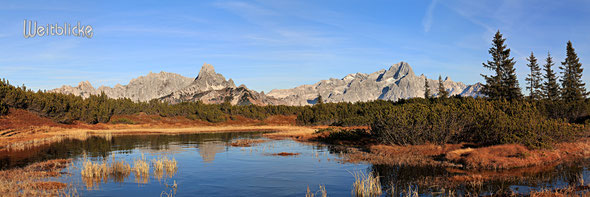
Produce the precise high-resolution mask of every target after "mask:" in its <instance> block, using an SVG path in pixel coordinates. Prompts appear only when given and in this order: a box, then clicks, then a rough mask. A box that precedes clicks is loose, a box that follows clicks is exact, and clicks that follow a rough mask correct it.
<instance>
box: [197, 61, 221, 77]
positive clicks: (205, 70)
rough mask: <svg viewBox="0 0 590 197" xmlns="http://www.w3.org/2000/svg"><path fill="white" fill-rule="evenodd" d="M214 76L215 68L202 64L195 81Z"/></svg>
mask: <svg viewBox="0 0 590 197" xmlns="http://www.w3.org/2000/svg"><path fill="white" fill-rule="evenodd" d="M215 74H217V73H216V72H215V68H214V67H213V66H212V65H211V64H207V63H204V64H203V66H202V67H201V70H200V71H199V75H197V79H198V78H199V77H205V76H210V75H215Z"/></svg>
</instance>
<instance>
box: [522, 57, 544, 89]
mask: <svg viewBox="0 0 590 197" xmlns="http://www.w3.org/2000/svg"><path fill="white" fill-rule="evenodd" d="M527 61H529V63H528V64H527V66H528V67H529V68H530V69H531V73H530V74H528V76H527V78H526V79H525V80H526V81H527V87H526V89H527V90H529V98H530V99H532V100H538V99H541V94H542V93H541V68H540V67H539V64H537V58H536V57H535V55H534V54H533V52H531V56H530V57H528V58H527Z"/></svg>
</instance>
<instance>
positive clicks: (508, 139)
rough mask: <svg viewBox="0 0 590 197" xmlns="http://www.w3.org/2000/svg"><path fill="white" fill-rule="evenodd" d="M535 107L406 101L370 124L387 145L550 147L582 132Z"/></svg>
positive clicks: (475, 101)
mask: <svg viewBox="0 0 590 197" xmlns="http://www.w3.org/2000/svg"><path fill="white" fill-rule="evenodd" d="M458 100H460V101H458ZM538 106H539V104H538V103H531V102H526V101H512V102H508V101H488V100H483V99H473V98H462V99H449V100H438V101H437V102H432V103H429V104H424V103H406V104H404V105H400V106H398V107H396V108H393V109H392V110H390V111H388V112H387V113H386V114H384V115H383V116H381V117H379V118H377V119H376V120H375V121H374V122H373V123H372V125H371V128H372V133H373V134H374V135H375V137H377V138H378V139H379V140H380V141H381V142H382V143H386V144H397V145H406V144H412V145H414V144H425V143H435V144H445V143H457V142H473V143H478V144H480V145H495V144H509V143H517V144H523V145H526V146H528V147H531V148H544V147H550V146H551V145H552V144H553V143H554V142H558V141H568V140H571V139H573V138H575V137H576V136H577V135H579V134H580V133H581V132H582V130H583V126H582V125H578V124H572V123H568V122H567V121H566V120H564V119H551V118H548V117H547V116H545V115H544V114H543V112H542V111H540V110H539V109H538Z"/></svg>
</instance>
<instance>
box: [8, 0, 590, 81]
mask: <svg viewBox="0 0 590 197" xmlns="http://www.w3.org/2000/svg"><path fill="white" fill-rule="evenodd" d="M1 4H2V6H0V27H2V28H0V43H2V44H1V45H0V78H6V79H8V80H10V81H11V83H12V84H16V85H20V84H25V85H27V87H29V88H33V89H52V88H57V87H60V86H61V85H63V84H67V85H76V84H77V83H78V82H80V81H83V80H88V81H90V82H91V83H92V84H93V85H94V86H95V87H98V86H99V85H108V86H113V85H115V84H117V83H121V84H126V83H128V82H129V80H130V79H132V78H135V77H137V76H140V75H146V74H147V73H149V72H150V71H153V72H159V71H167V72H175V73H179V74H182V75H184V76H187V77H196V76H197V74H198V71H199V69H200V67H201V66H202V64H203V63H204V62H207V63H210V64H212V65H213V66H215V69H216V71H217V72H219V73H222V74H223V75H224V76H225V77H227V78H232V79H234V81H235V82H236V83H237V84H238V85H239V84H246V85H247V86H248V87H249V88H251V89H254V90H258V91H262V90H263V91H269V90H271V89H274V88H291V87H294V86H298V85H302V84H311V83H315V82H317V81H318V80H321V79H328V78H331V77H332V78H341V77H344V76H345V75H346V74H348V73H356V72H364V73H371V72H375V71H377V70H380V69H387V68H389V66H391V65H392V64H395V63H397V62H400V61H405V62H408V63H409V64H410V65H411V66H412V67H413V69H414V72H415V73H416V74H418V75H419V74H425V75H427V76H428V77H431V78H435V77H438V75H443V76H449V77H451V78H452V79H453V80H455V81H462V82H465V83H468V84H471V83H475V82H478V81H482V78H481V76H480V75H479V74H480V73H488V71H486V70H485V69H484V68H483V67H482V65H481V63H482V62H484V61H486V60H488V59H489V57H490V56H489V54H488V53H487V50H488V48H489V47H490V46H491V38H492V36H493V34H494V33H495V31H496V30H498V29H499V30H500V31H501V32H502V33H503V34H504V36H505V38H507V44H508V46H509V47H510V48H511V49H512V55H513V57H515V59H516V61H517V65H516V69H517V74H518V77H519V80H520V85H521V86H523V87H524V85H525V81H524V78H525V77H526V74H527V73H528V69H527V67H526V60H525V58H526V57H527V56H528V55H529V54H530V52H531V51H533V52H535V54H536V55H537V57H538V59H544V58H545V57H546V54H547V52H548V51H550V52H551V53H552V55H553V57H554V58H555V60H556V62H561V61H563V59H564V56H565V44H566V42H567V41H568V40H571V41H572V42H573V44H574V47H575V48H576V51H577V52H578V55H579V56H580V59H581V62H582V63H583V67H584V68H587V69H586V70H585V72H584V81H585V82H587V81H588V79H589V75H590V70H589V69H588V65H590V12H589V11H588V10H590V1H582V0H580V1H554V0H551V1H549V0H539V1H532V0H531V1H517V0H504V1H473V0H457V1H445V0H439V1H437V0H434V1H276V0H269V1H190V2H181V1H96V2H95V1H5V2H2V3H1ZM24 19H28V20H35V21H37V22H38V23H40V24H48V23H60V24H63V23H70V24H73V23H76V22H78V21H79V22H81V23H82V24H87V25H92V27H93V29H94V37H93V38H92V39H87V38H79V37H63V36H62V37H35V38H29V39H25V38H24V37H23V20H24ZM555 69H557V65H556V67H555ZM523 91H524V89H523Z"/></svg>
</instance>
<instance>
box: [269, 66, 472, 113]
mask: <svg viewBox="0 0 590 197" xmlns="http://www.w3.org/2000/svg"><path fill="white" fill-rule="evenodd" d="M425 78H426V77H425V76H423V75H421V76H416V74H415V73H414V71H413V69H412V67H411V66H410V64H408V63H406V62H399V63H397V64H394V65H392V66H391V67H390V68H389V69H387V70H385V69H382V70H379V71H377V72H374V73H371V74H364V73H357V74H349V75H346V76H345V77H344V78H342V79H329V80H322V81H320V82H317V83H315V84H313V85H302V86H298V87H295V88H293V89H280V90H277V89H275V90H272V91H270V92H268V93H267V94H266V95H267V96H271V97H275V98H279V99H282V100H283V101H285V102H287V104H288V105H310V104H313V103H314V102H315V99H316V98H317V96H318V94H319V95H321V96H322V98H324V100H325V101H326V102H358V101H371V100H377V99H383V100H394V101H395V100H398V99H401V98H412V97H423V96H424V79H425ZM428 83H429V84H430V86H431V88H432V90H436V89H438V83H437V81H435V80H434V79H428ZM443 85H444V86H445V89H447V91H449V92H450V94H451V95H456V94H460V95H462V96H474V94H475V93H477V92H478V90H479V88H478V86H477V87H471V86H467V85H465V84H463V83H461V82H453V81H450V79H449V80H447V81H445V82H444V83H443ZM469 88H471V89H470V90H469V91H464V90H465V89H469ZM432 93H433V95H436V93H437V92H436V91H432Z"/></svg>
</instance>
